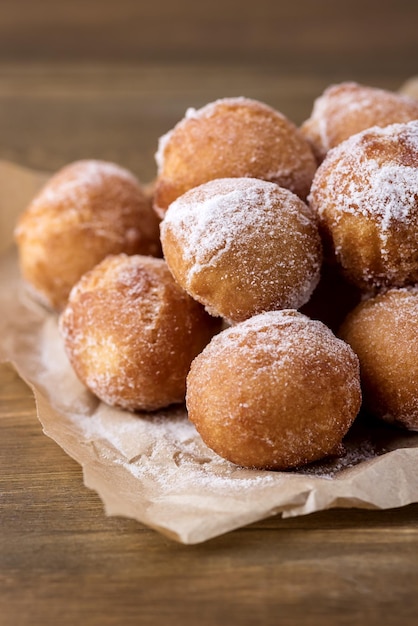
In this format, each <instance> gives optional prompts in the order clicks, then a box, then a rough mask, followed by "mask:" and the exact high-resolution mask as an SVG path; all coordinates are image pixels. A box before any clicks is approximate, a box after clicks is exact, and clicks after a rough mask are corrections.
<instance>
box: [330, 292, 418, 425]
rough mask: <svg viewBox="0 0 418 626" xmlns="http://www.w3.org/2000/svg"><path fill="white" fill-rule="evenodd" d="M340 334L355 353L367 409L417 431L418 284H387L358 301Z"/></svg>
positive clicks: (391, 421)
mask: <svg viewBox="0 0 418 626" xmlns="http://www.w3.org/2000/svg"><path fill="white" fill-rule="evenodd" d="M341 336H342V337H343V338H344V339H345V340H346V341H348V342H349V343H350V345H351V346H352V347H353V349H354V350H355V351H356V353H357V354H358V356H359V359H360V365H361V372H362V385H363V389H364V396H365V404H366V406H367V408H368V409H369V410H370V411H371V413H373V414H374V415H375V416H377V417H380V418H381V419H383V420H384V421H386V422H390V423H394V424H396V425H398V426H404V427H406V428H408V429H410V430H416V431H418V362H417V354H418V287H416V286H415V287H410V288H401V289H390V290H388V291H387V292H385V293H382V294H379V295H378V296H376V297H372V298H369V299H367V300H366V301H364V302H362V303H361V304H359V305H358V306H357V307H356V308H355V309H354V311H352V313H350V315H349V316H348V317H347V319H346V321H345V323H344V324H343V326H342V329H341Z"/></svg>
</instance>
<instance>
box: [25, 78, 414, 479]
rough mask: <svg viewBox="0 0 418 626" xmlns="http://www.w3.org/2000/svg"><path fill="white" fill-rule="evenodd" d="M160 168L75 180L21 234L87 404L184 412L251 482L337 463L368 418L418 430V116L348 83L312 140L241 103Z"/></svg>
mask: <svg viewBox="0 0 418 626" xmlns="http://www.w3.org/2000/svg"><path fill="white" fill-rule="evenodd" d="M156 161H157V166H158V174H157V177H156V180H155V181H154V183H153V184H151V185H149V186H148V187H144V186H142V185H141V184H140V183H139V182H138V180H137V179H136V178H135V177H134V176H133V175H132V174H131V173H130V172H128V171H126V170H125V169H123V168H121V167H119V166H118V165H115V164H112V163H106V162H102V161H79V162H76V163H73V164H71V165H69V166H67V167H65V168H64V169H62V170H61V171H60V172H58V173H57V174H56V175H55V176H53V177H52V179H51V180H50V181H49V182H48V183H47V184H46V186H45V187H44V188H43V189H42V190H41V192H40V193H39V194H38V196H37V197H36V198H35V199H34V200H33V201H32V203H31V204H30V206H29V207H28V208H27V210H26V211H25V212H24V213H23V214H22V216H21V217H20V220H19V223H18V225H17V228H16V241H17V245H18V250H19V259H20V267H21V272H22V275H23V277H24V279H25V282H26V283H27V284H28V285H29V286H30V289H31V291H32V292H33V293H34V294H35V296H36V297H37V298H38V299H40V300H41V301H42V302H43V303H44V304H46V305H47V306H48V307H49V308H52V309H54V310H56V311H58V312H59V313H60V317H59V327H60V332H61V335H62V338H63V341H64V343H65V348H66V351H67V354H68V357H69V360H70V362H71V364H72V366H73V368H74V370H75V372H76V374H77V376H78V377H79V378H80V380H81V381H82V382H83V383H84V384H85V385H86V386H87V387H88V389H90V390H91V391H92V392H93V393H94V394H96V396H97V397H98V398H100V399H101V400H103V401H104V402H106V403H108V404H109V405H112V406H116V407H121V408H123V409H127V410H131V411H155V410H157V409H161V408H163V407H167V406H169V405H171V404H174V403H182V402H184V401H186V406H187V410H188V415H189V418H190V420H191V421H192V422H193V423H194V424H195V426H196V428H197V430H198V432H199V433H200V435H201V437H202V438H203V440H204V441H205V443H206V444H207V445H208V446H209V447H210V448H212V449H213V450H214V451H215V452H217V453H218V454H219V455H220V456H222V457H224V458H225V459H227V460H229V461H231V462H233V463H235V464H238V465H240V466H244V467H250V468H263V469H288V468H295V467H299V466H301V465H303V464H306V463H310V462H313V461H316V460H318V459H321V458H323V457H326V456H330V455H335V454H338V453H339V451H340V450H341V442H342V440H343V438H344V436H345V435H346V433H347V432H348V430H349V428H350V426H351V425H352V424H353V422H354V420H355V418H356V417H357V415H358V413H359V410H360V406H361V404H362V402H363V404H364V406H365V408H366V410H367V411H368V412H369V413H371V414H372V415H374V416H376V417H378V418H381V419H383V420H386V421H387V422H391V423H395V424H396V425H399V426H401V427H403V428H407V429H410V430H418V100H415V99H413V98H409V97H406V96H403V95H400V94H397V93H392V92H389V91H385V90H381V89H376V88H371V87H366V86H361V85H358V84H356V83H342V84H340V85H334V86H332V87H330V88H328V89H327V90H326V91H325V92H324V93H323V94H322V96H321V97H319V98H318V99H317V100H316V101H315V104H314V108H313V111H312V114H311V117H310V118H309V119H308V120H307V121H306V122H305V123H304V124H303V125H302V126H301V128H297V127H296V126H295V125H294V124H293V123H292V122H291V121H289V120H288V119H287V118H286V117H285V116H284V115H282V114H281V113H279V112H277V111H276V110H274V109H272V108H271V107H269V106H267V105H266V104H263V103H261V102H258V101H255V100H251V99H247V98H225V99H221V100H217V101H215V102H213V103H210V104H208V105H206V106H204V107H203V108H201V109H200V110H194V109H189V110H188V111H187V113H186V115H185V117H184V119H183V120H181V121H180V122H179V123H178V124H177V125H176V126H175V127H174V128H173V129H172V130H171V131H170V132H168V133H167V134H166V135H165V136H164V137H162V138H161V139H160V142H159V147H158V151H157V154H156ZM162 257H163V258H162Z"/></svg>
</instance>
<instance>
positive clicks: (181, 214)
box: [161, 178, 321, 307]
mask: <svg viewBox="0 0 418 626" xmlns="http://www.w3.org/2000/svg"><path fill="white" fill-rule="evenodd" d="M316 228H317V227H316V223H315V218H314V215H313V213H312V212H311V211H310V209H309V208H308V207H307V206H306V205H305V204H304V203H303V202H302V201H301V200H299V199H298V198H297V197H296V196H295V195H294V194H292V193H291V192H289V191H287V190H285V189H281V188H279V187H278V186H277V185H275V184H274V183H268V182H265V181H261V180H258V179H251V178H245V179H244V178H240V179H236V178H229V179H217V180H214V181H211V182H209V183H206V184H204V185H201V186H200V187H198V188H195V189H193V190H191V191H190V192H188V193H186V194H184V195H183V196H181V197H180V198H178V199H177V200H176V201H175V202H173V203H172V205H171V206H170V207H169V209H168V211H167V214H166V216H165V218H164V220H163V222H162V224H161V235H162V241H163V247H164V239H165V237H166V236H167V234H168V233H170V234H172V235H173V236H174V237H175V238H176V239H177V240H178V241H179V244H180V246H181V254H182V256H183V259H184V261H185V262H186V265H187V267H188V269H187V275H186V277H185V287H186V289H189V290H191V291H192V292H193V289H194V287H193V285H194V284H195V280H196V278H197V277H198V276H199V275H200V274H202V273H204V272H205V271H206V270H207V268H210V267H214V268H216V267H220V266H227V267H228V272H239V274H240V278H241V280H243V281H244V280H245V281H246V284H248V287H249V288H253V289H254V288H256V289H260V288H261V285H263V284H265V285H266V287H268V288H271V289H274V285H277V292H278V293H279V291H280V289H281V290H283V284H286V280H287V276H288V274H291V275H292V278H293V280H294V282H293V284H292V285H291V284H290V282H289V285H288V286H287V287H286V288H287V289H288V291H287V295H286V298H287V300H286V303H287V306H289V307H293V306H295V307H298V306H300V305H301V301H302V300H303V301H306V300H307V299H308V298H309V296H310V294H311V293H312V291H313V289H314V287H315V286H316V284H317V281H318V279H319V270H320V262H321V258H320V245H319V237H318V233H317V230H316ZM266 250H269V252H268V253H266ZM165 251H166V257H167V261H168V263H169V265H170V255H169V254H168V253H169V250H167V248H166V250H165ZM266 254H268V255H269V256H268V257H267V256H266ZM223 259H225V261H223ZM296 268H298V269H296ZM222 275H223V274H222V272H221V277H220V280H222ZM224 278H225V279H226V276H224ZM279 288H280V289H279ZM203 303H204V304H205V305H207V306H211V302H210V301H205V302H203Z"/></svg>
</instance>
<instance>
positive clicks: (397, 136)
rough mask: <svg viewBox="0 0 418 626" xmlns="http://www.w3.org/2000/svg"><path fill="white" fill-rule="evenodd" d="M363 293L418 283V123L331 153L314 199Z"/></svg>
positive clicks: (356, 139) (360, 138) (373, 133)
mask: <svg viewBox="0 0 418 626" xmlns="http://www.w3.org/2000/svg"><path fill="white" fill-rule="evenodd" d="M309 202H310V205H311V206H312V207H313V208H314V210H315V211H316V212H317V214H318V216H319V218H320V223H321V225H322V226H323V228H324V232H325V234H326V236H327V237H329V238H330V239H331V240H332V244H333V248H334V253H335V255H336V257H337V259H338V260H339V262H340V263H341V265H342V266H343V268H344V269H345V270H346V272H347V274H348V276H349V277H350V278H351V279H352V280H353V281H354V282H356V284H358V285H359V286H360V287H363V288H364V287H365V286H367V285H368V286H370V287H379V286H382V285H399V286H401V285H403V284H408V283H414V282H416V281H417V280H418V251H417V250H418V121H416V122H409V123H407V124H393V125H391V126H388V127H386V128H378V127H374V128H371V129H368V130H366V131H363V132H362V133H358V134H357V135H353V136H352V137H350V138H349V139H347V140H346V141H344V142H343V143H341V144H340V145H339V146H337V147H336V148H334V149H333V150H331V151H330V152H329V153H328V155H327V157H326V159H325V160H324V162H323V164H322V165H321V166H320V168H319V169H318V171H317V173H316V175H315V178H314V181H313V184H312V188H311V194H310V196H309Z"/></svg>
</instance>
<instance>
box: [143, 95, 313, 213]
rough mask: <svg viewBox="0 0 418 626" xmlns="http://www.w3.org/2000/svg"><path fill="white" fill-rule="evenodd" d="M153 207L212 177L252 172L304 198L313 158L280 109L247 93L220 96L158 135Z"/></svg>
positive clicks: (166, 203) (161, 208)
mask: <svg viewBox="0 0 418 626" xmlns="http://www.w3.org/2000/svg"><path fill="white" fill-rule="evenodd" d="M156 162H157V165H158V178H157V183H156V188H155V196H154V208H155V209H156V211H157V213H158V214H159V215H160V216H161V217H163V215H164V213H165V211H166V210H167V208H168V206H169V205H170V204H171V202H173V201H174V200H175V199H176V198H177V197H179V196H180V195H182V194H183V193H185V192H186V191H188V190H189V189H192V188H193V187H196V186H198V185H200V184H202V183H205V182H207V181H209V180H213V179H215V178H226V177H249V178H251V177H255V178H260V179H263V180H268V181H271V182H275V183H278V184H280V185H281V186H283V187H285V188H287V189H290V190H291V191H293V192H294V193H296V194H297V195H298V196H300V197H301V198H302V199H305V198H306V196H307V194H308V191H309V187H310V184H311V182H312V177H313V174H314V172H315V169H316V162H315V159H314V156H313V154H312V151H311V149H310V146H309V144H308V142H307V141H306V140H305V139H304V138H303V136H302V135H301V134H300V133H299V131H298V129H297V128H296V126H295V125H294V124H293V123H292V122H290V121H289V120H288V119H287V118H286V117H285V116H284V115H282V114H281V113H279V112H278V111H275V110H274V109H272V108H271V107H269V106H267V105H266V104H264V103H262V102H258V101H256V100H251V99H249V98H244V97H239V98H223V99H220V100H216V101H215V102H211V103H209V104H207V105H206V106H204V107H202V108H201V109H199V110H195V109H188V110H187V112H186V115H185V117H184V118H183V119H182V120H181V121H180V122H179V123H178V124H177V125H176V126H175V127H174V128H173V129H172V130H171V131H169V132H168V133H167V134H165V135H164V136H163V137H162V138H161V139H160V141H159V147H158V150H157V153H156Z"/></svg>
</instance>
